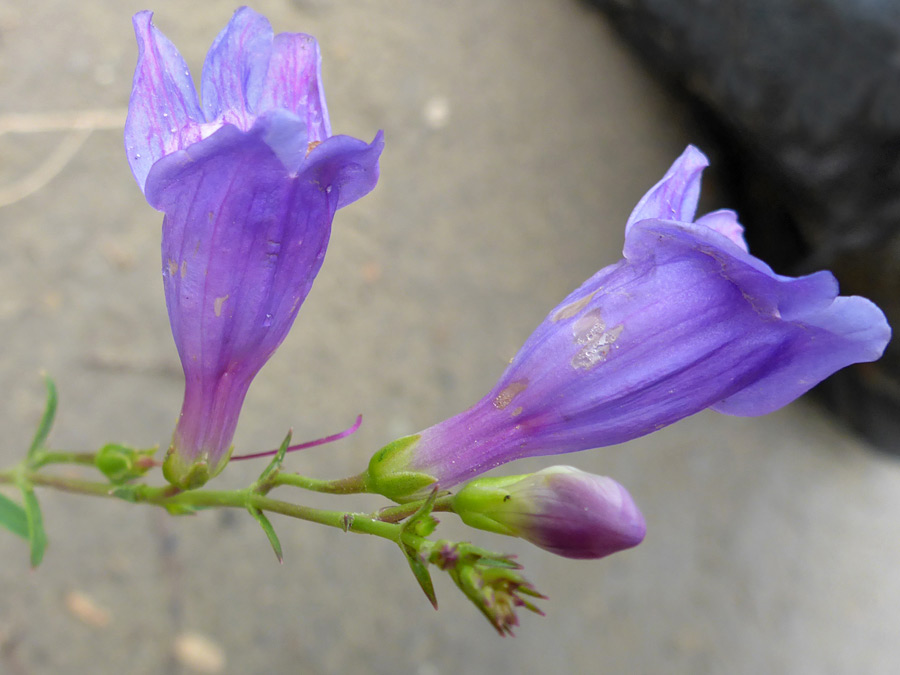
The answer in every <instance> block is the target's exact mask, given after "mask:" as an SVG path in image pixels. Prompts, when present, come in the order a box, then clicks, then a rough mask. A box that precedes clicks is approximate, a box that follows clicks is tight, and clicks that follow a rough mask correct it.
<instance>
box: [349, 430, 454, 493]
mask: <svg viewBox="0 0 900 675" xmlns="http://www.w3.org/2000/svg"><path fill="white" fill-rule="evenodd" d="M419 437H420V436H419V434H413V435H412V436H404V437H402V438H398V439H397V440H395V441H391V442H390V443H388V444H387V445H386V446H384V447H383V448H381V449H380V450H379V451H378V452H376V453H375V454H374V455H372V459H370V460H369V468H368V470H367V471H366V478H365V480H366V490H367V491H368V492H377V493H378V494H381V495H384V496H385V497H387V498H388V499H393V500H394V501H395V502H408V501H411V500H412V499H415V495H416V493H418V492H421V491H422V489H423V488H426V487H428V486H429V485H432V484H434V483H435V482H436V480H437V479H436V478H435V477H434V476H430V475H428V474H427V473H423V472H421V471H412V470H410V469H408V468H407V467H408V466H409V458H410V455H411V452H412V448H413V447H414V446H415V444H416V443H417V442H418V440H419Z"/></svg>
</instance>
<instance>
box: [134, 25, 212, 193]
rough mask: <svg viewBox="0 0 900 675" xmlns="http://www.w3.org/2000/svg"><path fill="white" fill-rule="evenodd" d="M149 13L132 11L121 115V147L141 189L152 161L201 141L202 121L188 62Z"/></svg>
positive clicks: (201, 113)
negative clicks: (133, 48)
mask: <svg viewBox="0 0 900 675" xmlns="http://www.w3.org/2000/svg"><path fill="white" fill-rule="evenodd" d="M152 17H153V13H152V12H138V13H137V14H135V15H134V19H133V23H134V32H135V35H136V36H137V43H138V62H137V67H136V68H135V71H134V85H133V87H132V90H131V100H130V102H129V104H128V118H127V119H126V120H125V151H126V153H127V155H128V163H129V164H130V165H131V171H132V173H133V174H134V177H135V179H137V182H138V185H139V186H140V187H141V190H143V189H144V183H145V182H146V180H147V174H148V173H149V171H150V167H151V166H153V164H154V162H156V161H158V160H159V159H161V158H162V157H164V156H165V155H167V154H169V153H171V152H174V151H175V150H180V149H182V148H185V147H187V146H188V145H190V144H191V143H194V142H196V141H198V140H200V124H202V123H203V121H204V118H203V112H202V111H201V109H200V104H199V102H198V101H197V92H196V90H195V89H194V83H193V82H192V81H191V75H190V72H189V71H188V67H187V65H186V64H185V62H184V59H183V58H181V54H179V53H178V50H177V49H176V48H175V45H173V44H172V43H171V42H170V41H169V40H168V38H166V36H165V35H163V34H162V33H161V32H160V31H159V30H158V29H157V28H156V26H154V25H153V24H152V23H151V19H152Z"/></svg>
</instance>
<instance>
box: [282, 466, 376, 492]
mask: <svg viewBox="0 0 900 675" xmlns="http://www.w3.org/2000/svg"><path fill="white" fill-rule="evenodd" d="M280 485H292V486H293V487H298V488H303V489H304V490H312V491H314V492H328V493H330V494H335V495H351V494H358V493H360V492H365V491H366V485H365V480H364V475H363V474H358V475H356V476H349V477H347V478H338V479H335V480H322V479H319V478H309V477H308V476H301V475H300V474H297V473H282V472H280V471H279V472H278V473H277V474H275V475H274V476H273V477H272V478H271V479H270V482H269V484H268V485H267V487H268V488H269V489H273V488H276V487H278V486H280Z"/></svg>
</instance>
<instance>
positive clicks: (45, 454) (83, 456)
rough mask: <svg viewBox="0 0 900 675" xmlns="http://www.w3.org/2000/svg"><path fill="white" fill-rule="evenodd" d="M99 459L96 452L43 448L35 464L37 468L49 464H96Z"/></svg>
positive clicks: (34, 466)
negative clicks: (60, 450)
mask: <svg viewBox="0 0 900 675" xmlns="http://www.w3.org/2000/svg"><path fill="white" fill-rule="evenodd" d="M96 460H97V453H95V452H56V451H54V450H41V451H39V453H38V455H37V459H36V461H35V462H34V464H33V468H35V469H37V468H40V467H42V466H46V465H48V464H82V465H86V466H94V463H95V462H96Z"/></svg>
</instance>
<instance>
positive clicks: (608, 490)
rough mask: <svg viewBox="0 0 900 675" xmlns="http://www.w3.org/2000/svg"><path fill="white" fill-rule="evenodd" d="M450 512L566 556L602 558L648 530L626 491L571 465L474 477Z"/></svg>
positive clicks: (455, 498) (639, 539) (630, 544)
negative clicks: (522, 474)
mask: <svg viewBox="0 0 900 675" xmlns="http://www.w3.org/2000/svg"><path fill="white" fill-rule="evenodd" d="M453 510H454V511H455V512H456V513H457V514H459V517H460V518H462V520H463V522H465V523H466V524H467V525H470V526H472V527H477V528H479V529H482V530H488V531H489V532H499V533H500V534H507V535H511V536H514V537H521V538H522V539H525V540H527V541H530V542H531V543H532V544H534V545H536V546H539V547H540V548H542V549H544V550H546V551H550V552H551V553H556V554H557V555H561V556H564V557H566V558H603V557H604V556H608V555H610V554H612V553H616V552H617V551H623V550H625V549H627V548H632V547H633V546H637V545H638V544H640V543H641V542H642V541H643V540H644V535H645V534H646V532H647V524H646V523H645V522H644V516H642V515H641V512H640V511H638V508H637V506H635V504H634V501H633V500H632V499H631V495H629V494H628V492H627V491H626V490H625V488H623V487H622V486H621V485H619V484H618V483H617V482H616V481H614V480H613V479H612V478H607V477H605V476H595V475H593V474H590V473H585V472H584V471H580V470H579V469H576V468H574V467H571V466H551V467H549V468H547V469H543V470H541V471H538V472H537V473H534V474H529V475H525V476H504V477H501V478H479V479H476V480H474V481H472V482H471V483H466V485H464V486H463V487H462V489H461V490H460V491H459V492H458V493H457V494H455V495H454V496H453Z"/></svg>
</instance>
